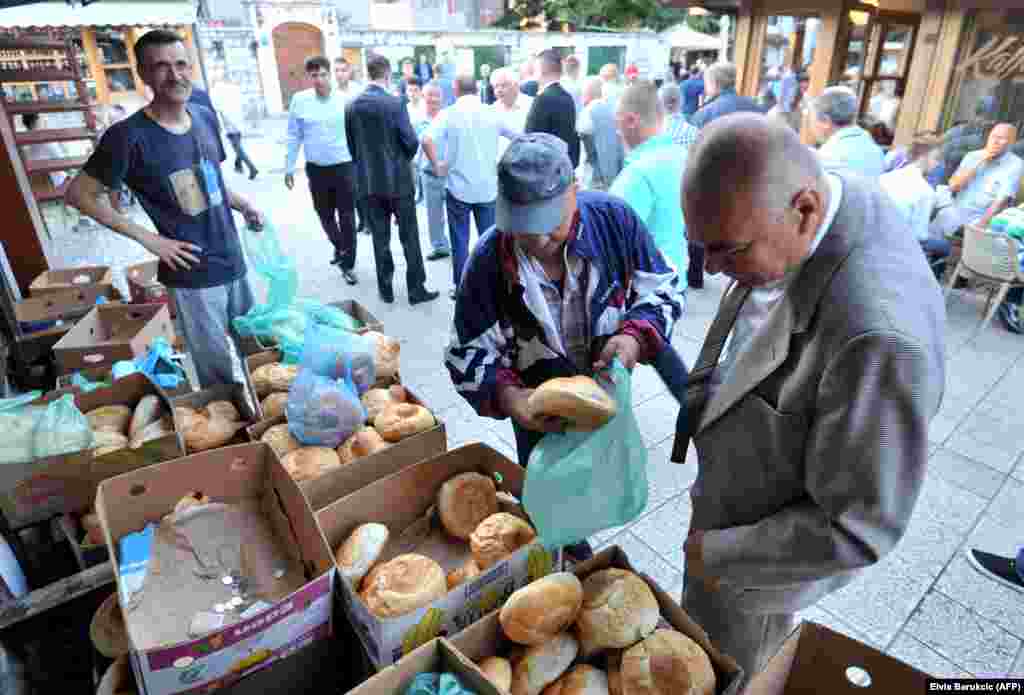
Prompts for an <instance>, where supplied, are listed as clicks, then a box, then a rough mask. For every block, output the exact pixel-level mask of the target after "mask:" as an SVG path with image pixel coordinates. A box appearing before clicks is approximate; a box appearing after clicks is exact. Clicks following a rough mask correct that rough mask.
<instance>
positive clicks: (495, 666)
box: [477, 656, 512, 695]
mask: <svg viewBox="0 0 1024 695" xmlns="http://www.w3.org/2000/svg"><path fill="white" fill-rule="evenodd" d="M477 666H479V667H480V670H481V671H483V674H484V676H486V678H487V680H489V681H490V682H491V683H492V684H493V685H494V687H495V688H497V689H498V692H500V693H503V694H504V695H509V694H510V693H511V692H512V664H511V663H509V660H508V659H503V658H502V657H500V656H489V657H487V658H486V659H484V660H483V661H481V662H480V663H479V664H477Z"/></svg>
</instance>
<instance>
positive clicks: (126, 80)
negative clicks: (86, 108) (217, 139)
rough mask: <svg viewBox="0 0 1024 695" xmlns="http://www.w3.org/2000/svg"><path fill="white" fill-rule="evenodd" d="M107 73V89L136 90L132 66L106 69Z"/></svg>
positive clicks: (115, 90)
mask: <svg viewBox="0 0 1024 695" xmlns="http://www.w3.org/2000/svg"><path fill="white" fill-rule="evenodd" d="M104 72H105V73H106V74H107V89H109V90H110V91H111V92H134V91H135V76H134V75H132V70H131V68H117V69H114V70H105V71H104Z"/></svg>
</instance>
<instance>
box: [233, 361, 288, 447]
mask: <svg viewBox="0 0 1024 695" xmlns="http://www.w3.org/2000/svg"><path fill="white" fill-rule="evenodd" d="M281 359H282V355H281V351H280V350H277V349H271V350H261V351H259V352H254V353H252V354H250V355H247V356H246V357H245V358H244V359H243V360H242V366H243V370H242V371H243V372H245V386H246V388H247V389H249V393H250V395H252V400H253V404H254V405H253V407H254V408H255V410H256V419H257V421H259V420H263V419H264V417H263V407H262V406H261V405H260V402H261V399H260V397H259V395H258V394H257V393H256V387H255V386H254V385H253V381H252V373H253V372H254V371H256V370H257V369H259V368H260V367H262V366H264V365H267V364H274V363H275V362H280V361H281ZM261 434H262V433H261Z"/></svg>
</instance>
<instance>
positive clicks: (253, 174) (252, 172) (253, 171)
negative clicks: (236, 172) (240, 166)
mask: <svg viewBox="0 0 1024 695" xmlns="http://www.w3.org/2000/svg"><path fill="white" fill-rule="evenodd" d="M259 173H260V172H259V169H251V170H250V171H249V180H250V181H252V180H253V179H254V178H256V177H257V176H259Z"/></svg>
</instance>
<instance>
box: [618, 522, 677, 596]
mask: <svg viewBox="0 0 1024 695" xmlns="http://www.w3.org/2000/svg"><path fill="white" fill-rule="evenodd" d="M613 545H617V546H619V547H620V548H622V550H623V551H625V553H626V556H627V557H628V558H629V562H630V564H631V565H633V567H634V568H636V569H637V570H639V571H641V572H643V573H644V574H646V575H648V576H649V577H650V578H651V579H653V580H654V581H655V582H657V583H658V586H660V587H661V588H662V589H663V590H664V591H665V592H666V593H667V594H668V595H669V596H671V597H673V598H674V599H675V600H677V601H678V600H679V598H680V596H681V595H682V591H683V573H682V570H683V565H682V563H679V564H673V563H671V562H669V561H668V560H667V559H665V558H663V557H662V556H661V555H659V554H658V553H656V552H655V551H654V550H653V549H652V548H651V547H650V546H648V545H647V544H646V543H644V542H643V541H642V540H640V538H639V537H638V536H637V535H636V534H635V533H633V532H632V530H630V531H623V532H622V533H619V534H618V535H616V536H613V537H612V538H610V539H608V540H607V541H605V542H604V544H603V545H602V546H601V549H604V548H607V547H609V546H613Z"/></svg>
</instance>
